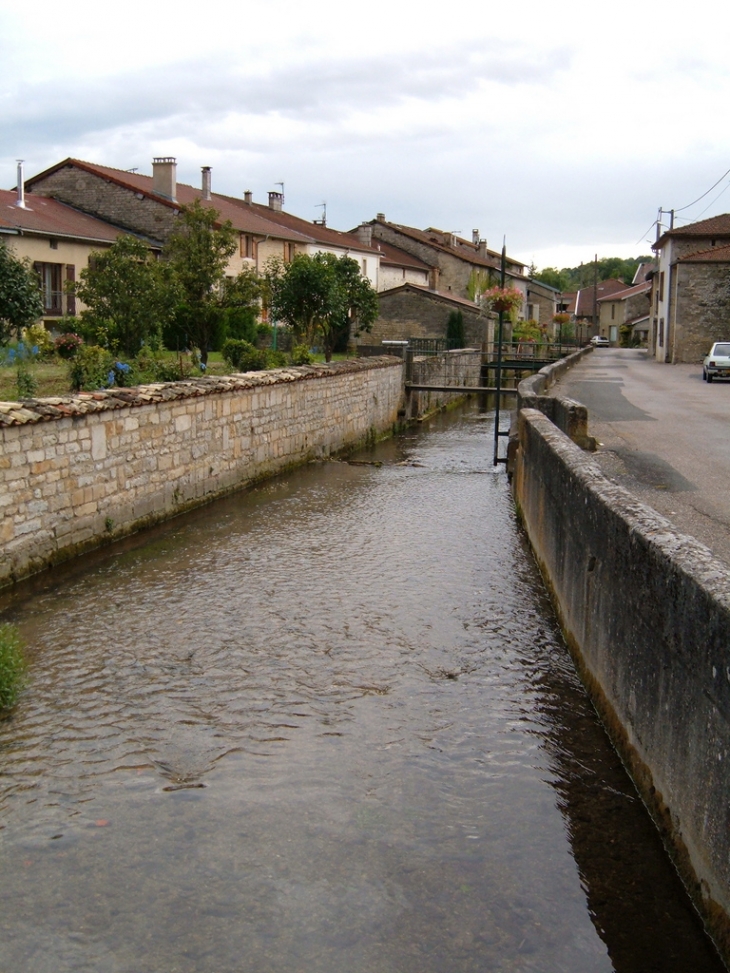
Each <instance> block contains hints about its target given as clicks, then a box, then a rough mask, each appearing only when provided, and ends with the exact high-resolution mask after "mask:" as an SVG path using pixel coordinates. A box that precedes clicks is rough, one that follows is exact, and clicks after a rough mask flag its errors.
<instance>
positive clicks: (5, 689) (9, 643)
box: [0, 624, 25, 712]
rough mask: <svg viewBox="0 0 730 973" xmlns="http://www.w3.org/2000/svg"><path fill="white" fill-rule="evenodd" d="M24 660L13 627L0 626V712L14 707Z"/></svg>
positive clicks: (20, 683) (18, 639)
mask: <svg viewBox="0 0 730 973" xmlns="http://www.w3.org/2000/svg"><path fill="white" fill-rule="evenodd" d="M24 676H25V659H24V658H23V649H22V642H21V640H20V635H19V634H18V630H17V628H16V627H15V626H14V625H8V624H5V625H0V712H1V711H2V710H6V709H10V707H11V706H13V705H15V702H16V700H17V698H18V693H19V692H20V690H21V689H22V688H23V682H24Z"/></svg>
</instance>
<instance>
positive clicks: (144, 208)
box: [29, 165, 176, 241]
mask: <svg viewBox="0 0 730 973" xmlns="http://www.w3.org/2000/svg"><path fill="white" fill-rule="evenodd" d="M33 192H34V193H38V195H40V196H53V197H54V199H60V200H61V202H62V203H68V204H69V205H70V206H76V207H78V209H80V210H82V211H83V212H84V213H91V214H92V215H93V216H98V217H99V218H100V219H102V220H108V221H109V222H110V223H114V224H115V225H116V226H120V227H123V228H124V229H126V230H129V231H130V232H132V233H143V234H145V236H148V237H150V238H151V239H152V240H162V241H164V240H166V239H167V237H168V236H169V234H170V233H171V231H172V228H173V225H174V221H175V215H176V210H175V209H173V208H172V207H170V206H168V205H167V204H166V203H162V202H158V201H157V200H155V199H150V198H149V197H148V196H145V195H144V194H142V193H139V194H137V195H135V193H134V192H131V191H130V190H129V189H126V188H124V187H123V186H119V185H117V184H116V183H114V182H112V181H111V180H109V179H104V178H103V177H102V176H100V175H97V174H96V173H93V172H87V171H86V170H84V169H81V168H78V167H76V166H73V165H67V166H64V167H63V168H61V169H56V170H53V171H51V172H49V173H48V175H46V176H44V178H43V179H42V180H41V179H38V178H36V179H35V180H34V181H33ZM30 198H31V197H29V201H30Z"/></svg>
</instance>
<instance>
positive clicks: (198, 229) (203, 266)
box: [163, 199, 244, 364]
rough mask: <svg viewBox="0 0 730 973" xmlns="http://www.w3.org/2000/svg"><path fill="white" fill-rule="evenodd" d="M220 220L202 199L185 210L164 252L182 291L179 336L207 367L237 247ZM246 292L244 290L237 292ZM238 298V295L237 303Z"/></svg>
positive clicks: (228, 224)
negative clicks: (229, 265) (181, 334)
mask: <svg viewBox="0 0 730 973" xmlns="http://www.w3.org/2000/svg"><path fill="white" fill-rule="evenodd" d="M219 216H220V214H219V213H218V211H217V210H215V209H212V208H210V207H206V206H203V205H202V204H201V202H200V200H198V199H196V200H195V202H194V203H193V205H192V206H184V207H183V208H182V210H181V212H180V216H179V217H178V220H177V223H176V225H175V229H174V230H173V232H172V233H171V234H170V237H169V239H168V241H167V243H166V244H165V248H164V250H163V257H164V258H165V260H166V261H167V263H168V265H169V267H170V269H171V271H172V274H173V276H174V279H175V282H176V286H177V289H178V295H179V304H178V308H177V312H176V323H177V328H178V331H179V332H181V333H184V335H185V336H186V337H187V339H188V341H189V342H191V343H193V344H195V345H197V347H198V348H199V349H200V359H201V361H202V362H203V364H206V363H207V361H208V351H209V350H210V348H211V343H212V342H213V340H214V338H215V336H216V333H217V332H219V331H220V330H221V329H222V325H223V321H224V314H223V311H224V309H225V308H226V307H227V306H228V304H227V298H226V295H227V293H232V291H231V289H230V288H228V287H226V285H225V276H226V269H227V267H228V261H229V259H230V257H231V256H232V255H233V254H234V253H235V250H236V247H237V245H238V244H237V235H236V231H235V230H234V228H233V225H232V224H231V222H230V220H226V221H225V223H221V224H220V225H218V218H219ZM233 290H234V291H235V290H236V289H235V288H234V289H233ZM243 290H244V288H243V286H242V287H241V288H239V291H241V292H242V291H243ZM239 299H240V293H238V294H237V296H236V297H235V298H234V300H239Z"/></svg>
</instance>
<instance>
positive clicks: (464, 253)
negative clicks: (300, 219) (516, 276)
mask: <svg viewBox="0 0 730 973" xmlns="http://www.w3.org/2000/svg"><path fill="white" fill-rule="evenodd" d="M376 223H380V224H381V225H382V226H388V227H392V228H393V229H395V230H397V231H398V232H399V233H402V234H403V235H404V236H407V237H410V238H411V239H413V240H417V241H418V242H419V243H426V244H428V246H430V247H434V248H435V249H436V250H441V251H443V252H444V253H449V254H451V255H452V256H457V257H460V258H461V259H462V260H468V262H469V263H471V264H475V265H477V266H481V267H489V268H490V269H491V270H494V269H496V268H498V267H499V266H500V261H501V259H502V258H501V254H499V253H496V252H495V251H494V250H487V255H486V256H485V257H484V256H482V255H481V254H480V253H479V245H478V244H476V243H472V242H471V241H470V240H464V239H463V238H462V237H459V236H456V235H455V234H452V238H453V244H452V245H451V246H449V245H447V244H446V243H445V242H444V236H445V234H444V233H443V231H441V230H437V229H435V228H434V227H429V228H428V229H427V230H418V229H416V227H414V226H404V225H403V224H401V223H388V222H384V221H383V220H378V219H375V220H370V223H369V225H370V226H374V225H375V224H376ZM507 263H509V264H512V266H514V267H524V266H526V265H525V264H523V263H520V261H519V260H514V259H513V258H512V257H507Z"/></svg>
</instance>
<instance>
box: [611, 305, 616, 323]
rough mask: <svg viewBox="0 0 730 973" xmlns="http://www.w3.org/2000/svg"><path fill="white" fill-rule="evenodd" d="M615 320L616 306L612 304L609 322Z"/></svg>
mask: <svg viewBox="0 0 730 973" xmlns="http://www.w3.org/2000/svg"><path fill="white" fill-rule="evenodd" d="M615 319H616V305H615V304H612V305H611V320H612V321H614V320H615Z"/></svg>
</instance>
